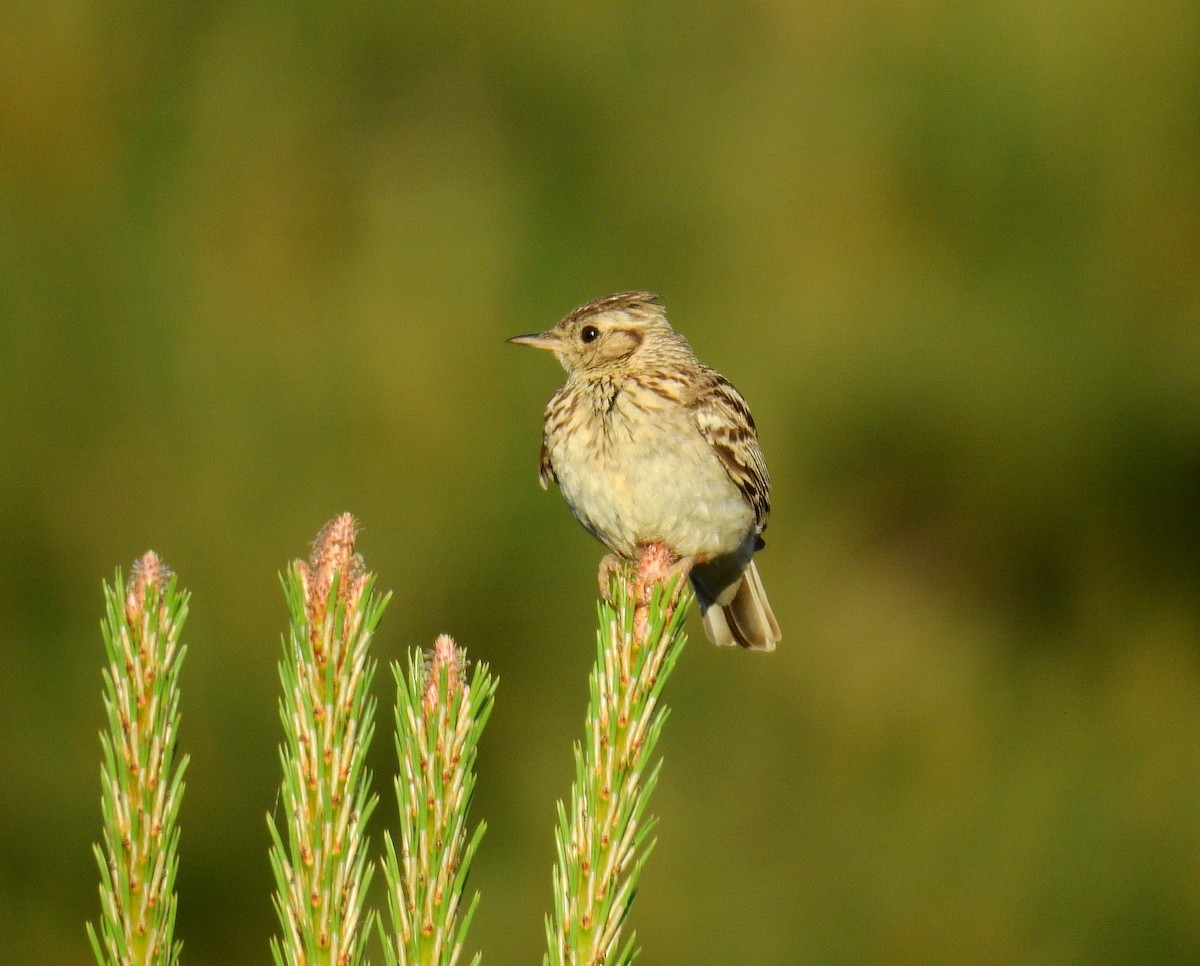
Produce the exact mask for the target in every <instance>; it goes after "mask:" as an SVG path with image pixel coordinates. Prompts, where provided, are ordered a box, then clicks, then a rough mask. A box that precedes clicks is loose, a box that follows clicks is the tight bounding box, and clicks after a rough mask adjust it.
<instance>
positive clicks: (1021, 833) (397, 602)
mask: <svg viewBox="0 0 1200 966" xmlns="http://www.w3.org/2000/svg"><path fill="white" fill-rule="evenodd" d="M4 23H5V27H4V30H3V31H2V33H0V320H2V321H0V398H2V405H0V421H2V423H0V446H2V447H3V460H2V465H0V527H2V539H3V545H4V556H5V558H6V564H5V578H4V580H3V581H2V582H0V628H2V631H0V634H2V635H3V640H2V642H0V646H2V647H3V651H2V658H0V661H2V667H3V681H4V696H3V699H2V700H0V731H2V733H3V735H4V740H3V741H2V742H0V767H2V769H3V776H4V780H3V782H0V817H2V827H0V935H2V937H3V939H2V940H0V942H2V943H3V948H4V953H3V958H4V960H5V961H6V962H12V963H35V962H36V963H85V962H88V961H89V959H90V952H89V950H88V947H87V942H86V938H85V934H84V928H83V923H84V921H85V920H88V919H95V918H96V915H97V912H98V908H99V903H98V898H97V894H96V879H97V873H96V869H95V866H94V863H93V859H92V855H91V843H92V842H93V841H95V840H96V839H97V838H98V837H99V834H100V815H99V785H98V777H97V776H98V768H99V758H100V746H99V742H98V740H97V732H98V731H99V729H100V728H101V727H102V725H103V721H104V719H103V712H102V707H101V701H100V686H101V685H100V670H99V669H100V664H101V660H102V655H103V649H102V645H101V641H100V636H99V633H98V621H99V618H100V614H101V608H102V599H101V593H100V581H101V579H102V578H106V577H108V578H110V577H111V575H112V572H113V570H114V568H115V567H116V566H118V565H120V566H121V567H123V568H128V565H129V563H130V562H131V561H132V560H133V558H134V557H135V556H137V555H138V554H140V553H141V552H143V551H144V550H146V549H147V548H151V547H152V548H154V549H155V550H157V551H158V552H159V553H160V554H162V556H163V557H164V558H165V559H166V560H167V561H168V562H169V563H170V564H171V565H172V566H173V567H174V568H175V569H176V570H177V572H178V573H179V574H180V577H181V580H182V582H183V584H184V585H185V586H186V587H188V588H189V589H190V590H191V591H192V593H193V601H192V616H191V619H190V621H189V624H188V628H187V640H188V643H189V644H190V651H189V653H188V658H187V662H186V664H185V667H184V688H185V691H184V696H183V715H184V720H183V737H182V743H183V746H184V748H185V750H186V751H187V752H188V753H189V754H190V755H191V756H192V764H191V768H190V771H189V773H188V792H187V797H186V799H185V801H184V806H183V814H182V823H183V852H182V867H181V874H180V878H179V892H180V897H181V908H180V914H179V923H178V932H179V935H180V936H181V938H182V939H183V940H184V942H185V960H186V962H188V963H189V964H192V966H200V964H217V963H257V962H266V961H268V959H269V954H268V949H267V943H268V938H269V936H270V935H272V933H273V932H274V929H275V924H274V918H273V911H272V909H271V905H270V889H271V877H270V872H269V866H268V862H267V855H266V852H267V846H268V838H267V831H266V823H265V821H264V815H265V814H266V813H267V812H268V811H270V810H272V809H273V808H275V807H276V805H277V800H276V789H277V786H278V781H279V765H278V761H277V758H276V753H275V748H276V744H277V742H278V741H279V737H280V736H279V729H278V723H277V718H276V713H277V712H276V700H277V698H276V694H277V680H276V671H275V664H276V660H277V656H278V654H279V651H280V648H279V636H280V633H281V631H282V629H283V627H284V624H285V611H284V606H283V602H282V597H281V594H280V591H279V586H278V582H277V574H278V572H279V571H280V570H281V568H282V567H283V566H284V565H285V564H286V562H287V561H288V560H289V559H291V558H293V557H296V556H302V555H304V554H305V553H306V549H307V543H308V541H309V540H311V539H312V537H313V536H314V535H315V534H316V532H317V530H318V529H319V528H320V526H321V525H322V524H323V523H324V522H325V521H326V520H328V519H329V518H331V517H332V516H334V515H335V514H337V513H339V512H341V511H344V510H350V511H352V512H354V513H355V514H356V515H357V516H358V518H359V520H360V521H361V523H362V526H363V531H362V535H361V538H360V542H359V546H360V549H361V550H362V552H363V553H364V555H365V557H366V559H367V562H368V565H369V566H370V567H371V568H372V569H373V570H375V571H376V572H377V573H378V574H379V578H380V583H381V585H382V586H383V587H385V588H393V589H394V590H395V597H394V599H393V602H392V604H391V606H390V608H389V610H388V613H387V614H386V616H385V619H384V622H383V625H382V628H381V634H380V637H379V639H378V641H377V654H378V656H379V657H380V658H381V659H382V660H383V661H390V660H392V659H395V658H398V657H400V656H401V655H402V654H403V653H404V651H405V649H406V648H407V647H409V646H412V645H423V646H428V645H429V644H430V643H431V642H432V640H433V638H434V636H435V635H436V634H437V633H438V632H440V631H443V630H445V631H451V632H453V633H454V634H455V635H456V636H457V637H458V639H459V640H460V641H461V642H462V643H464V644H465V645H466V646H467V647H468V648H469V652H470V655H471V656H472V657H473V658H476V659H481V660H486V661H487V662H489V663H490V664H491V666H492V668H493V669H494V670H495V671H496V672H497V673H498V675H499V677H500V691H499V695H498V699H497V705H496V711H495V714H494V716H493V718H492V721H491V724H490V727H489V729H488V732H487V734H486V736H485V739H484V743H483V747H482V754H481V760H480V779H479V790H478V796H477V799H476V806H475V812H474V814H475V816H476V817H477V818H484V819H486V820H487V822H488V824H489V826H490V828H489V831H488V834H487V836H486V838H485V840H484V843H483V847H482V850H481V852H480V854H479V857H478V860H477V864H476V871H475V875H474V876H473V879H472V885H474V886H476V887H478V888H479V889H480V890H481V891H482V894H483V902H482V905H481V906H480V910H479V914H478V916H477V919H476V922H475V926H474V929H473V934H472V936H473V940H474V942H475V944H476V945H478V946H480V947H482V948H483V949H484V951H485V962H489V963H493V964H509V963H513V964H518V963H530V962H538V961H540V955H541V952H540V950H541V944H542V916H543V914H544V912H545V911H546V910H547V909H548V908H549V904H550V867H551V863H552V860H553V844H552V837H551V830H552V827H553V823H554V816H555V811H554V807H555V801H556V799H557V798H559V797H561V796H563V795H565V794H566V792H567V788H568V785H569V781H570V779H571V776H572V773H573V769H572V764H571V743H572V741H573V740H574V738H575V736H576V735H577V734H579V732H580V724H581V720H582V713H583V706H584V703H585V700H586V684H585V676H586V673H587V669H588V666H589V663H590V661H591V658H592V646H593V645H592V636H593V633H594V632H593V620H594V611H593V599H594V594H595V573H594V567H595V565H596V563H597V561H598V559H599V557H600V555H601V548H600V547H599V546H598V545H597V544H595V543H594V542H593V541H592V540H591V538H590V537H588V536H587V535H586V534H585V533H584V532H583V531H582V529H580V528H579V527H578V526H577V525H576V524H575V522H574V521H573V520H572V519H571V517H570V515H569V513H568V512H567V510H566V508H565V506H564V505H563V504H562V501H561V499H560V497H559V496H558V494H557V493H553V492H552V493H549V494H547V493H543V492H542V491H541V490H540V489H539V488H538V486H537V482H536V458H537V447H538V439H539V434H540V426H541V423H540V413H541V409H542V406H543V404H544V402H545V400H546V399H547V397H548V396H549V394H550V392H551V391H552V390H553V388H554V387H555V386H556V385H557V384H558V382H559V381H560V379H561V372H560V371H559V370H558V369H557V367H556V366H555V365H554V364H553V362H552V360H550V359H548V358H545V357H541V356H537V355H535V354H533V353H528V352H524V351H519V350H516V349H513V348H511V347H509V346H506V345H505V344H504V339H505V338H506V337H507V336H510V335H514V334H517V333H522V332H528V331H531V330H537V329H541V328H545V327H547V326H549V325H550V324H552V323H553V322H554V321H555V320H556V319H557V318H558V317H560V316H561V315H562V314H564V313H565V312H566V311H567V310H569V309H571V308H572V307H573V306H575V305H576V304H578V303H580V302H582V301H585V300H587V299H589V298H592V297H595V296H598V295H602V294H606V293H609V292H613V291H618V290H622V289H630V288H648V289H651V290H655V291H660V292H663V293H665V295H666V297H667V305H668V309H669V311H670V314H671V317H672V319H673V320H674V322H675V323H676V325H677V326H678V327H679V328H680V329H682V330H683V331H684V332H685V333H686V334H687V335H688V336H689V338H690V339H691V341H692V343H693V345H694V347H695V348H696V350H697V352H698V354H699V355H700V357H701V358H702V359H703V360H704V361H706V362H709V363H710V364H712V365H714V366H716V367H717V368H719V369H721V370H722V371H723V372H725V373H726V375H728V376H729V377H730V378H731V379H732V380H733V381H734V382H735V383H736V384H737V386H738V387H739V388H740V389H741V390H742V392H743V393H744V394H745V395H746V397H747V398H748V399H749V400H750V402H751V404H752V405H753V407H754V411H755V415H756V416H757V419H758V423H759V426H760V430H761V436H762V440H763V444H764V448H765V450H766V453H767V457H768V461H769V463H770V466H771V471H772V474H773V476H774V481H775V482H774V490H773V497H774V501H773V502H774V514H773V517H772V524H771V529H770V531H769V533H768V543H769V545H768V547H767V549H766V551H765V552H764V553H763V554H762V555H761V557H760V566H761V571H762V573H763V576H764V579H765V582H766V585H767V588H768V590H769V592H770V596H771V600H772V601H773V603H774V605H775V609H776V612H777V614H778V616H779V618H780V621H781V623H782V625H783V628H784V640H783V644H782V646H781V647H780V649H779V651H778V652H777V653H776V654H774V655H773V656H762V655H756V654H745V653H733V652H730V651H725V650H718V649H716V648H713V647H711V646H709V645H708V644H707V643H706V642H704V640H703V637H702V635H701V633H700V628H699V625H698V622H696V623H693V625H692V631H693V640H692V644H691V645H690V646H689V649H688V651H687V652H686V653H685V655H684V659H683V661H682V663H681V665H680V667H679V670H678V672H677V674H676V677H675V678H674V679H673V680H672V682H671V687H670V690H669V700H670V703H671V705H672V707H673V714H672V717H671V720H670V722H669V725H668V728H667V731H666V735H665V739H664V742H663V745H662V749H663V751H664V753H665V756H666V768H665V770H664V772H663V777H662V780H661V782H660V783H659V787H658V791H657V793H656V795H655V799H654V808H655V810H656V812H657V813H658V814H659V816H660V817H661V825H660V828H659V838H660V840H659V845H658V848H657V850H656V851H655V854H654V856H653V859H652V861H651V862H650V864H649V866H648V868H647V871H646V873H645V876H644V879H643V883H642V886H643V887H642V891H641V894H640V895H639V898H638V901H637V903H636V906H635V909H634V919H633V925H635V926H636V928H637V931H638V936H639V940H640V942H641V945H642V946H643V948H644V950H645V952H644V954H643V959H642V960H641V961H644V962H646V963H651V964H653V963H715V962H755V963H821V964H828V963H846V964H851V963H870V964H909V963H911V964H928V963H932V964H961V963H1044V964H1070V963H1114V964H1116V963H1135V962H1136V963H1177V962H1196V961H1198V960H1200V914H1198V913H1200V7H1198V6H1197V4H1196V3H1195V2H1194V0H1164V2H1159V3H1155V4H1128V3H1117V2H1111V0H1100V2H1093V3H1083V2H1075V3H1070V2H1066V3H1046V2H1040V0H1039V2H1032V0H1025V2H1022V0H1003V2H1001V0H996V2H981V3H975V4H969V3H954V2H933V0H905V2H899V0H892V2H869V0H859V2H840V3H839V2H828V0H825V2H810V3H786V2H778V0H776V2H753V0H752V2H747V3H742V4H731V3H716V2H705V0H700V2H696V0H691V2H684V0H676V2H664V3H653V4H651V3H632V2H625V3H613V2H588V3H581V4H577V5H570V6H565V5H562V4H559V3H545V2H537V0H516V2H507V3H506V2H500V3H492V4H486V3H476V4H469V3H451V4H445V5H435V4H424V3H412V2H405V0H398V2H391V3H382V2H353V3H348V4H319V3H298V4H280V3H271V2H262V0H249V2H242V3H237V4H233V3H220V2H218V3H211V2H204V3H200V2H188V3H180V2H173V3H145V2H142V3H136V2H130V3H112V2H109V3H101V2H94V0H62V2H54V3H46V4H15V3H8V4H5V11H4ZM376 685H377V693H378V695H379V696H380V698H381V700H382V701H383V702H384V709H383V713H382V716H381V725H382V727H381V730H380V734H379V736H378V737H377V740H376V742H375V747H374V749H373V751H372V762H373V767H374V770H375V773H376V785H377V789H378V790H379V792H380V794H381V799H382V803H381V807H380V809H379V810H378V811H377V813H376V816H377V820H376V823H375V826H374V827H375V841H376V843H378V834H379V830H380V829H381V828H382V822H383V821H384V820H386V819H387V818H388V817H389V816H390V815H391V814H392V812H393V809H394V802H393V800H392V796H391V790H390V782H391V778H390V776H391V774H392V771H393V765H392V755H391V752H390V744H391V742H390V738H389V737H388V729H389V727H390V725H389V719H388V717H387V715H388V712H387V711H386V705H387V703H389V698H388V691H389V687H388V686H387V676H386V674H385V673H381V674H380V676H379V677H378V679H377V681H376Z"/></svg>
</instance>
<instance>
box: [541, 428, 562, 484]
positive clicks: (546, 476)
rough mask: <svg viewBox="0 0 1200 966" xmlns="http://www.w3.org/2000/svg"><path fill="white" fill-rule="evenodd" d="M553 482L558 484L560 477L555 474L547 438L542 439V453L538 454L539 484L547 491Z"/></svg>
mask: <svg viewBox="0 0 1200 966" xmlns="http://www.w3.org/2000/svg"><path fill="white" fill-rule="evenodd" d="M551 481H553V482H555V483H557V482H558V476H557V475H555V472H554V464H553V463H551V462H550V447H549V446H547V445H546V437H545V436H543V437H542V451H541V452H540V453H539V454H538V482H539V483H541V484H542V489H543V490H544V489H546V487H548V486H549V485H550V483H551Z"/></svg>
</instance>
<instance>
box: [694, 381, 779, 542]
mask: <svg viewBox="0 0 1200 966" xmlns="http://www.w3.org/2000/svg"><path fill="white" fill-rule="evenodd" d="M688 409H689V410H690V411H691V414H692V419H693V420H695V423H696V428H697V429H699V430H700V434H701V435H702V436H703V437H704V438H705V439H706V440H708V443H709V445H710V446H712V448H713V451H714V452H715V453H716V454H717V456H718V457H719V458H720V460H721V463H722V464H724V466H725V471H726V472H727V473H728V474H729V476H730V479H732V480H733V482H734V483H736V484H737V487H738V489H739V490H741V491H742V495H743V496H745V497H746V500H747V502H749V504H750V506H752V507H753V508H754V524H755V529H756V530H758V532H760V533H761V532H762V531H763V530H765V529H766V527H767V517H768V516H770V513H771V477H770V475H769V474H768V473H767V463H766V460H765V459H763V453H762V447H760V446H759V445H758V431H757V430H756V429H755V426H754V417H753V416H751V415H750V407H749V406H747V405H746V400H745V399H743V398H742V394H741V393H740V392H738V391H737V390H736V389H735V388H734V387H733V384H732V383H731V382H730V381H729V380H728V379H726V378H725V377H724V376H722V375H721V374H720V373H719V372H715V371H713V370H711V369H710V370H708V371H707V372H706V373H705V378H703V379H701V380H698V381H697V384H696V391H695V394H694V395H693V396H692V398H691V399H690V400H689V402H688Z"/></svg>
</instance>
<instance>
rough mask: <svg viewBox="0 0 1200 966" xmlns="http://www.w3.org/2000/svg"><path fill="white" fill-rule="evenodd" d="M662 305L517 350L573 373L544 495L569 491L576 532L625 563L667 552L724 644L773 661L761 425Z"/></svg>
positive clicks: (552, 409) (549, 425)
mask: <svg viewBox="0 0 1200 966" xmlns="http://www.w3.org/2000/svg"><path fill="white" fill-rule="evenodd" d="M658 301H659V299H658V296H656V295H653V294H652V293H650V292H622V293H621V294H619V295H609V296H607V297H606V298H600V299H596V300H595V301H592V302H588V303H587V304H586V305H581V306H580V307H579V308H577V309H576V310H575V311H574V312H572V313H571V314H570V315H568V316H567V317H566V318H564V319H563V320H562V321H561V322H559V323H558V324H557V325H556V326H554V328H552V329H547V330H546V331H545V332H540V333H536V334H534V335H521V336H517V337H516V338H513V339H509V341H510V342H514V343H516V344H517V345H528V346H533V347H534V348H536V349H547V350H549V351H551V352H553V353H554V354H555V355H556V356H557V357H558V361H559V362H560V363H562V366H563V368H564V369H565V370H566V371H567V381H566V382H565V383H564V384H563V385H562V386H560V387H559V389H558V391H557V392H556V393H555V394H554V395H553V397H551V399H550V402H549V404H548V405H547V406H546V416H545V420H546V422H545V433H544V435H543V437H542V453H541V467H540V472H539V476H540V478H541V482H542V486H543V487H545V486H546V485H547V484H548V483H549V481H550V480H554V481H555V482H556V483H558V485H559V487H560V488H561V489H562V492H563V496H564V497H565V498H566V501H567V505H568V506H570V508H571V512H572V513H574V514H575V516H576V518H577V519H578V520H579V521H580V522H581V523H582V524H583V525H584V526H585V527H586V528H587V529H588V530H589V531H590V532H591V533H592V534H593V535H594V536H595V537H596V538H597V539H598V540H600V541H601V542H602V543H604V544H605V545H606V546H608V548H609V549H610V550H612V551H613V552H614V553H616V554H618V555H620V556H621V557H625V558H632V557H633V556H635V554H636V553H637V550H638V548H639V547H641V546H644V545H646V544H650V543H662V544H665V545H666V546H667V547H668V548H669V549H670V550H671V551H672V552H673V553H674V554H675V555H676V556H677V557H679V558H680V559H681V560H682V561H683V565H684V566H685V567H688V568H690V569H689V574H690V577H691V581H692V586H693V588H695V591H696V599H697V600H698V601H699V602H700V610H701V614H702V615H703V617H704V632H705V634H707V635H708V639H709V640H710V641H712V642H713V643H714V644H739V645H741V646H742V647H748V648H754V649H756V650H762V651H770V650H774V648H775V644H776V642H777V641H778V640H779V624H778V623H776V621H775V615H774V614H772V613H771V605H770V604H769V603H767V595H766V593H765V591H764V590H763V585H762V581H761V580H760V579H759V576H758V570H757V568H756V567H755V566H754V553H755V551H757V550H759V549H761V548H762V546H763V540H762V537H761V534H762V532H763V530H765V529H766V526H767V516H768V514H769V513H770V500H769V493H768V491H769V489H770V485H771V481H770V477H769V476H768V475H767V465H766V463H765V461H764V460H763V455H762V450H761V449H760V448H759V445H758V434H757V432H756V430H755V427H754V418H753V417H752V416H751V415H750V409H749V407H748V406H747V405H746V402H745V400H744V399H742V396H741V394H740V393H739V392H738V391H737V390H736V389H734V388H733V386H732V385H731V384H730V382H729V381H728V380H727V379H726V378H725V377H724V376H722V375H721V374H720V373H719V372H715V371H714V370H712V369H709V368H708V367H707V366H704V365H702V364H701V363H700V362H699V361H698V360H697V359H696V356H695V355H694V354H693V352H692V348H691V346H690V345H688V342H687V340H686V339H685V338H684V337H683V336H682V335H680V334H679V333H678V332H676V331H675V330H674V329H673V328H671V325H670V323H669V322H667V317H666V314H665V313H664V311H663V308H662V306H661V305H659V304H658ZM602 573H603V569H602Z"/></svg>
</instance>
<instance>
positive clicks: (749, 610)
mask: <svg viewBox="0 0 1200 966" xmlns="http://www.w3.org/2000/svg"><path fill="white" fill-rule="evenodd" d="M706 584H707V581H705V580H704V579H703V578H702V577H701V579H699V580H698V579H697V574H696V571H693V572H692V587H693V588H694V589H695V591H696V600H697V601H699V603H700V613H701V614H702V615H703V617H704V633H705V635H706V636H707V637H708V639H709V640H710V641H712V642H713V643H714V644H727V645H732V644H737V645H738V646H739V647H745V648H748V649H750V650H752V651H773V650H775V645H776V643H778V641H779V639H780V633H779V623H778V621H776V620H775V615H774V614H773V613H772V612H771V605H770V603H769V602H768V601H767V592H766V591H765V590H763V585H762V579H761V578H760V577H759V576H758V568H757V567H756V566H754V561H753V560H751V561H750V562H749V564H747V566H746V569H745V571H744V572H743V573H742V575H741V577H740V578H738V580H737V581H736V582H735V583H733V584H730V585H729V586H728V587H725V588H723V589H722V590H721V591H719V592H718V593H716V594H712V593H710V588H709V587H707V586H706Z"/></svg>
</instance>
